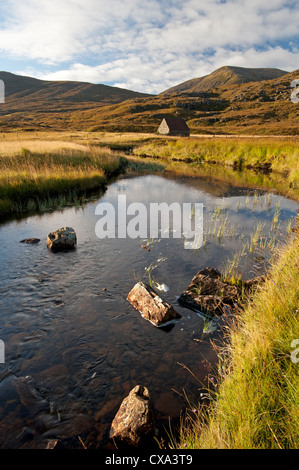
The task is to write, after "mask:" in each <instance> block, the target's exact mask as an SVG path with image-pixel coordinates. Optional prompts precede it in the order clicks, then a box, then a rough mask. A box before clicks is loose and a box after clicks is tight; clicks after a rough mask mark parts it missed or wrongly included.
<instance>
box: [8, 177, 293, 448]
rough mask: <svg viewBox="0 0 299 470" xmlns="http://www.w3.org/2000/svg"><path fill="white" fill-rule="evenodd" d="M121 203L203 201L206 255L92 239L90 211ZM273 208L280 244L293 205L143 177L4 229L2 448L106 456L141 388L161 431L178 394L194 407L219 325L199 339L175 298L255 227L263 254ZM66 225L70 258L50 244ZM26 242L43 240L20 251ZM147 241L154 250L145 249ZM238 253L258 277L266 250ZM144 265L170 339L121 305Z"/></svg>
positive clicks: (195, 322)
mask: <svg viewBox="0 0 299 470" xmlns="http://www.w3.org/2000/svg"><path fill="white" fill-rule="evenodd" d="M222 193H223V194H224V196H222ZM120 194H123V195H124V194H125V195H126V196H127V203H128V204H130V203H131V202H142V203H144V204H147V205H148V204H149V203H151V202H161V201H164V202H167V203H172V202H179V203H183V202H201V203H203V204H204V233H205V243H204V246H203V247H201V248H200V249H199V250H186V249H184V245H183V241H182V240H181V239H174V238H172V237H170V238H169V239H165V238H159V239H156V240H140V239H128V238H126V239H117V238H116V239H108V238H107V239H99V238H97V236H96V234H95V225H96V222H97V221H98V220H99V216H97V215H96V214H95V209H96V206H97V204H98V203H99V201H100V200H101V201H102V202H103V201H105V202H111V203H112V204H114V205H116V202H117V197H118V195H120ZM219 208H220V209H219ZM277 208H279V221H280V222H279V230H277V231H276V232H275V233H276V238H277V239H279V238H281V239H283V238H284V237H285V233H286V230H287V223H288V221H289V220H291V219H292V218H294V217H295V215H296V210H297V209H298V204H297V203H295V202H293V201H290V200H287V199H285V198H282V197H279V196H276V195H275V194H273V193H272V194H266V193H264V192H262V193H259V194H257V193H254V192H251V193H249V192H248V189H242V188H237V189H236V188H234V189H233V190H231V191H230V192H228V191H227V190H225V191H224V189H223V191H222V190H221V188H220V187H219V185H217V184H216V185H212V184H210V186H208V187H207V185H206V184H204V183H203V181H202V180H200V179H196V178H172V179H167V178H165V177H162V176H154V175H147V176H140V177H133V178H122V179H119V180H117V181H116V182H115V183H113V184H112V185H111V186H109V188H108V189H107V192H106V193H105V194H104V195H103V196H102V197H100V198H98V199H96V200H94V201H91V202H90V203H88V204H86V205H85V206H84V207H83V208H73V207H70V208H66V209H64V210H62V211H53V212H45V213H43V214H40V215H33V216H28V217H27V218H23V219H21V220H19V221H10V222H6V223H3V224H2V225H1V226H0V262H1V275H0V296H1V297H0V316H1V317H0V318H1V324H0V339H2V340H3V341H4V343H5V364H0V447H1V448H39V447H42V448H43V447H45V445H46V444H47V442H48V440H49V439H52V438H57V439H61V440H62V442H63V445H64V446H65V447H72V448H73V447H81V444H80V441H79V439H78V436H80V437H81V438H82V439H83V441H84V442H85V444H86V445H87V446H90V447H96V448H103V447H105V446H107V445H109V444H108V440H107V436H108V432H109V427H110V424H111V421H112V419H113V417H114V416H115V414H116V412H117V410H118V408H119V406H120V403H121V401H122V400H123V398H124V397H125V396H127V394H128V393H129V391H130V390H131V389H132V388H133V387H134V386H135V385H137V384H142V385H145V386H147V387H148V389H149V391H150V394H151V397H152V401H153V406H154V409H155V414H156V418H157V428H158V430H159V429H161V428H162V427H163V425H166V426H167V424H168V418H169V417H170V418H171V419H176V418H177V417H179V415H180V411H181V410H182V409H183V408H184V407H185V406H186V405H187V402H186V399H185V398H184V394H185V393H186V395H187V396H188V397H189V398H192V397H193V396H194V397H196V398H198V397H199V392H200V390H201V389H202V387H203V386H207V385H209V383H212V381H213V375H214V374H215V362H216V359H217V356H216V353H215V351H214V350H213V348H212V346H211V342H210V341H211V340H216V339H219V338H221V331H220V330H219V326H218V329H216V330H215V331H212V332H210V333H209V334H207V333H205V331H206V330H205V329H204V328H205V327H206V322H205V321H204V320H203V319H202V318H201V317H199V316H198V315H197V314H196V313H195V312H192V311H189V310H187V309H184V308H182V307H180V306H179V305H178V304H177V297H178V296H179V295H180V294H181V293H182V291H183V290H185V289H186V288H187V286H188V284H189V283H190V282H191V279H192V277H193V276H194V275H195V274H196V273H197V272H198V271H199V270H200V269H203V268H205V267H207V266H211V267H215V268H218V269H219V270H222V269H223V267H224V265H225V264H226V262H227V260H228V259H231V258H232V256H233V255H234V253H238V252H239V250H240V249H241V247H242V245H243V244H244V242H245V241H246V240H247V239H248V237H250V233H252V232H254V231H255V230H256V227H257V226H258V224H259V223H263V224H264V225H263V233H264V240H265V244H266V242H267V241H269V240H271V237H272V238H273V230H272V232H271V226H272V222H273V216H274V214H275V212H276V211H277ZM226 214H228V217H227V218H226V219H225V217H226ZM63 226H70V227H73V228H74V229H75V231H76V233H77V238H78V245H77V248H76V250H75V251H71V252H64V253H52V252H51V251H50V250H48V248H47V246H46V237H47V234H48V233H49V232H51V231H53V230H56V229H58V228H60V227H63ZM220 227H222V231H220V233H219V228H220ZM272 228H273V227H272ZM30 237H37V238H40V239H41V242H40V243H39V244H38V245H25V244H22V243H20V240H22V239H24V238H30ZM145 243H149V245H148V246H149V247H150V251H147V250H145V249H143V248H141V245H142V244H145ZM247 251H248V250H247ZM242 255H243V256H242V259H241V263H240V270H242V275H243V277H244V278H250V277H253V276H254V275H256V274H259V273H260V272H261V271H262V270H263V268H264V267H265V264H267V256H268V255H269V252H268V250H266V251H265V252H264V254H263V256H261V249H260V247H259V248H258V249H257V251H256V253H247V254H246V252H244V253H242ZM150 265H152V266H154V265H157V267H156V268H155V269H154V270H153V271H152V275H153V276H154V278H155V280H156V281H157V282H159V283H165V284H166V285H167V286H168V287H169V291H168V292H166V293H161V296H162V297H163V298H165V300H167V301H168V302H170V303H171V304H172V305H173V306H174V307H175V308H176V309H177V310H178V311H179V312H180V313H181V315H182V318H181V319H180V321H179V322H177V323H176V324H174V325H172V327H171V328H168V329H158V328H156V327H154V326H153V325H152V324H151V323H149V322H147V321H146V320H144V319H143V318H142V317H141V316H140V314H139V313H138V312H137V311H136V310H134V309H133V307H132V306H131V305H130V304H129V303H128V301H127V300H126V297H127V294H128V292H129V291H130V289H131V288H132V287H133V286H134V284H135V282H136V281H137V280H139V279H143V280H146V279H145V277H144V276H145V272H146V268H147V267H149V266H150ZM216 326H217V325H216ZM183 366H186V367H183ZM187 368H188V369H189V370H187ZM190 371H191V372H192V373H190Z"/></svg>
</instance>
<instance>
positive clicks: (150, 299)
mask: <svg viewBox="0 0 299 470" xmlns="http://www.w3.org/2000/svg"><path fill="white" fill-rule="evenodd" d="M127 299H128V301H129V302H130V303H131V304H132V305H133V306H134V307H135V308H136V309H137V310H138V311H139V312H140V313H141V315H142V316H143V318H145V319H146V320H149V321H150V322H151V323H153V325H155V326H165V324H167V323H169V322H171V321H174V320H176V319H179V318H181V315H180V314H179V313H178V312H176V311H175V310H174V308H173V307H172V306H171V305H170V304H169V303H168V302H165V301H164V300H162V299H161V297H159V295H158V294H157V293H156V292H155V291H154V290H153V289H152V288H151V287H150V286H148V285H146V284H144V283H143V282H138V283H137V284H135V286H134V287H133V289H132V290H131V291H130V292H129V294H128V297H127Z"/></svg>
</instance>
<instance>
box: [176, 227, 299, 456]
mask: <svg viewBox="0 0 299 470" xmlns="http://www.w3.org/2000/svg"><path fill="white" fill-rule="evenodd" d="M298 308H299V238H298V236H297V237H296V238H295V239H293V240H291V241H290V242H289V243H288V245H286V246H285V247H284V248H282V249H281V251H280V253H279V258H278V260H276V262H275V263H274V264H273V266H272V268H271V270H270V272H269V275H268V277H267V280H266V282H265V284H264V285H263V286H262V287H261V288H260V290H259V291H258V292H257V294H256V295H255V297H254V299H253V300H252V301H251V302H250V303H249V305H248V307H247V308H246V309H245V311H244V312H243V313H242V314H240V317H239V320H238V322H237V324H236V326H235V327H231V328H230V331H229V335H228V344H227V347H226V349H222V351H221V350H220V354H221V355H222V357H225V358H226V359H225V360H224V361H222V363H220V366H221V371H222V374H223V370H225V371H226V372H225V377H224V378H221V377H220V376H219V381H220V385H219V388H218V390H217V393H216V396H215V397H214V400H213V401H212V404H211V405H210V406H209V407H208V410H209V412H207V409H206V408H205V407H202V406H201V405H200V406H199V407H198V409H199V410H200V413H199V414H198V416H197V417H195V418H194V417H192V418H191V419H189V420H188V422H187V421H185V422H183V423H182V427H181V434H180V439H179V442H178V443H177V447H179V448H188V449H190V448H201V449H203V448H204V449H207V448H209V449H210V448H214V449H215V448H216V449H222V448H225V449H275V448H276V449H289V448H291V449H295V448H298V445H299V427H298V423H299V361H298V360H297V361H294V360H293V359H294V358H293V359H292V351H293V349H292V344H293V343H292V342H293V341H294V340H296V339H298V341H299V309H298ZM297 356H298V354H297ZM294 357H295V358H296V355H295V356H294ZM297 359H298V358H297ZM219 370H220V369H219Z"/></svg>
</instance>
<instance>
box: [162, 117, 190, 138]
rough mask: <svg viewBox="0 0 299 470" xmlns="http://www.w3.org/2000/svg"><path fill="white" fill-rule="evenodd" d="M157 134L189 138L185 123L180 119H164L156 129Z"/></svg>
mask: <svg viewBox="0 0 299 470" xmlns="http://www.w3.org/2000/svg"><path fill="white" fill-rule="evenodd" d="M158 133H159V134H162V135H177V136H182V137H189V136H190V129H189V127H188V125H187V123H186V121H184V119H182V118H164V119H162V122H161V124H160V126H159V128H158Z"/></svg>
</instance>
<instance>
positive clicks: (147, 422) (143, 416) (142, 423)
mask: <svg viewBox="0 0 299 470" xmlns="http://www.w3.org/2000/svg"><path fill="white" fill-rule="evenodd" d="M154 430H155V424H154V417H153V412H152V408H151V400H150V395H149V391H148V389H147V388H146V387H143V386H142V385H136V387H134V388H133V389H132V390H131V391H130V393H129V395H128V396H127V397H126V398H125V399H124V400H123V402H122V403H121V405H120V408H119V410H118V412H117V414H116V415H115V418H114V420H113V422H112V424H111V429H110V438H111V439H113V440H114V442H115V443H116V444H117V446H119V445H121V446H122V445H124V446H130V447H138V446H140V445H141V444H142V443H143V442H145V441H146V440H148V439H149V438H150V437H152V436H153V434H154Z"/></svg>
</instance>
